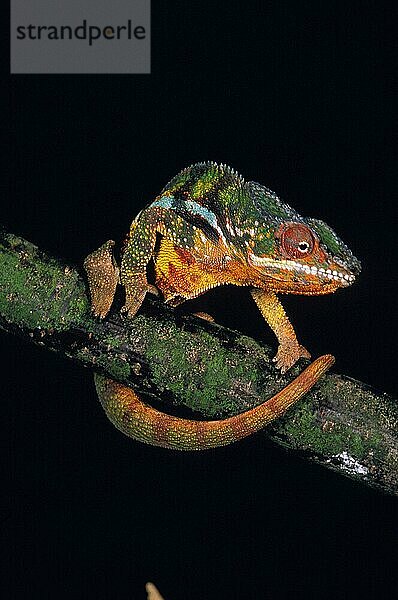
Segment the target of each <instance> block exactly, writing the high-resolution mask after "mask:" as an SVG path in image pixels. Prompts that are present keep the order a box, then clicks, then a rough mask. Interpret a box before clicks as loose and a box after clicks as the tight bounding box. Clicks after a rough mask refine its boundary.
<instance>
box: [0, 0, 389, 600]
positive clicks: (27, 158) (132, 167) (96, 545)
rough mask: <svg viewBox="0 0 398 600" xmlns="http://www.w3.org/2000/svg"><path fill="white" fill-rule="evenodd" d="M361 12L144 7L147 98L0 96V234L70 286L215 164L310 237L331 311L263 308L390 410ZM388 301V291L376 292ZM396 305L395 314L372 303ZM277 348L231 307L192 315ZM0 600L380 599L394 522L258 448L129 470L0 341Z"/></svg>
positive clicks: (376, 21) (65, 82)
mask: <svg viewBox="0 0 398 600" xmlns="http://www.w3.org/2000/svg"><path fill="white" fill-rule="evenodd" d="M395 19H396V15H394V14H393V12H392V11H390V10H389V9H388V8H387V5H386V4H384V5H383V3H380V2H368V1H364V2H349V3H344V2H335V1H330V2H298V3H292V4H290V3H286V2H278V3H276V2H275V3H273V4H268V3H263V2H255V1H248V2H237V1H234V2H232V1H231V2H229V3H228V4H225V5H223V4H221V3H217V2H204V1H203V0H202V1H201V2H197V1H191V2H186V3H183V2H174V3H173V2H171V3H156V2H154V3H153V8H152V54H153V57H152V74H151V75H144V76H139V75H124V76H117V75H109V76H96V75H87V76H84V75H81V76H71V75H58V76H21V75H19V76H11V77H10V96H9V97H10V119H9V120H8V122H7V125H8V126H10V128H11V143H10V145H9V150H8V152H7V155H8V158H9V161H10V164H11V165H12V166H13V170H12V177H11V180H10V190H9V191H8V192H7V196H6V197H7V198H9V199H10V201H9V202H6V206H7V209H6V215H5V216H4V217H3V218H2V221H4V220H5V222H6V225H7V227H9V228H10V230H11V231H13V232H15V233H17V234H20V235H22V236H24V237H26V238H28V239H29V240H31V241H33V242H35V243H37V244H38V245H39V246H40V247H42V248H44V249H46V250H48V251H49V252H50V253H52V254H54V255H55V256H60V257H63V258H64V259H66V260H67V261H69V262H71V263H75V264H81V262H82V259H83V257H84V256H85V255H86V254H87V253H89V252H90V251H91V250H92V249H94V248H95V247H97V246H98V245H99V244H100V243H102V242H103V241H104V240H106V239H109V238H110V237H111V238H114V239H117V240H119V241H120V240H121V239H123V237H124V235H125V233H126V232H127V230H128V227H129V224H130V221H131V220H132V218H133V217H134V216H135V215H136V213H137V212H138V210H139V209H140V208H142V207H143V205H145V204H146V203H147V202H149V201H151V200H152V199H153V198H154V197H155V196H156V195H157V194H158V193H159V191H160V190H161V188H162V187H163V186H164V184H165V183H166V182H167V181H168V180H169V179H170V178H171V177H172V176H173V175H175V174H176V173H177V172H178V171H179V170H180V169H182V168H183V167H185V166H187V165H189V164H191V163H193V162H196V161H200V160H216V161H219V162H225V163H227V164H229V165H231V166H233V167H234V168H235V169H237V170H238V171H239V172H241V173H242V174H243V175H244V177H245V178H246V179H248V180H255V181H259V182H260V183H263V184H265V185H267V186H268V187H270V188H271V189H273V190H275V191H276V192H277V193H278V194H279V195H280V196H281V197H282V198H284V199H285V200H286V201H287V202H289V203H290V204H292V205H293V206H294V207H295V208H296V209H297V210H298V211H299V212H300V213H301V214H303V215H306V216H316V217H318V218H322V219H323V220H325V221H326V222H328V223H329V224H330V225H331V226H332V227H334V228H335V229H336V231H337V232H338V233H339V234H340V235H341V237H342V238H343V239H344V240H345V241H346V242H347V243H348V244H349V246H350V247H351V248H352V250H353V251H354V253H355V254H356V255H357V256H358V257H359V258H360V259H361V261H362V263H363V273H362V275H361V277H360V279H359V281H358V283H356V284H355V285H354V286H353V287H352V288H349V289H347V290H344V291H342V292H340V293H338V294H336V295H331V296H327V297H321V298H305V297H285V298H284V305H285V306H286V307H287V310H288V312H289V314H290V316H291V317H292V321H293V323H294V325H295V327H296V330H297V332H298V336H299V339H300V340H301V341H302V343H303V344H305V345H306V346H307V347H308V348H309V349H310V350H311V351H312V353H313V355H314V356H316V355H319V354H320V353H324V352H331V353H333V354H335V356H336V358H337V364H336V370H337V371H340V372H344V373H346V374H349V375H351V376H353V377H356V378H358V379H361V380H363V381H366V382H367V383H369V384H371V385H373V386H375V387H376V388H379V389H383V390H385V391H387V392H393V391H394V379H395V378H396V360H395V358H396V356H395V347H394V342H395V337H394V322H393V317H394V314H395V312H396V311H395V305H396V249H397V247H396V212H395V197H396V196H395V193H396V192H395V190H394V183H395V181H394V175H393V172H394V171H393V168H394V166H395V164H394V154H393V149H392V139H393V136H392V128H393V124H394V116H393V95H392V88H393V86H392V81H393V70H392V52H393V43H392V42H393V23H394V20H395ZM394 279H395V281H394ZM394 292H395V295H394ZM199 304H200V306H201V307H203V309H204V310H208V311H209V312H212V314H213V315H214V316H215V317H216V319H217V320H218V321H219V322H221V323H223V324H225V325H228V326H232V327H234V328H238V329H241V330H242V331H244V332H245V333H248V334H250V335H255V336H258V337H259V338H261V339H264V340H267V341H268V342H269V343H272V344H274V345H275V340H274V338H273V336H272V334H271V332H270V331H269V330H268V329H267V327H266V326H265V325H264V323H263V322H262V320H261V317H260V315H259V314H258V312H257V311H256V309H255V307H254V305H253V303H252V301H251V299H250V296H249V294H248V292H247V290H245V289H236V288H226V289H219V290H215V291H214V292H212V293H209V295H208V296H207V297H204V298H203V299H201V301H200V302H199ZM0 343H1V350H2V352H3V356H2V366H3V371H2V391H3V393H2V418H1V427H2V433H1V435H2V440H3V452H2V456H3V461H4V464H5V465H6V467H7V468H6V471H7V475H6V476H5V479H4V481H5V484H6V485H5V488H4V489H5V490H6V493H5V494H3V495H2V502H3V503H4V506H3V508H2V515H3V516H2V526H1V528H2V536H3V537H2V540H3V543H4V544H5V548H6V550H7V555H8V558H9V560H10V567H9V568H8V570H7V573H8V576H7V577H6V579H5V580H3V582H4V586H5V590H4V592H5V594H3V595H2V597H11V598H17V597H18V598H19V597H23V598H36V597H37V598H41V599H45V598H58V597H62V598H63V597H65V598H70V599H73V598H82V599H83V598H117V599H118V600H122V599H135V598H137V599H140V598H142V599H143V598H144V597H145V593H144V588H143V586H144V583H145V582H146V581H147V580H153V581H154V582H155V583H156V584H157V585H158V586H159V588H160V590H161V591H162V593H163V594H164V596H165V598H166V600H182V599H184V600H186V599H190V600H196V599H198V600H199V599H201V600H212V599H213V598H214V599H216V598H217V599H218V598H220V599H224V598H225V599H226V598H228V599H243V598H244V599H245V600H250V599H256V600H257V599H260V598H261V599H262V598H266V599H271V598H272V600H274V599H275V600H276V599H279V598H280V599H285V598H289V599H290V598H332V597H333V598H339V599H340V598H350V599H351V598H387V597H391V593H392V587H393V585H394V584H396V583H397V579H396V560H397V553H396V546H395V543H396V537H397V536H396V534H397V512H396V501H394V500H393V499H392V498H390V497H388V496H383V495H381V494H379V493H377V492H375V491H372V490H369V489H367V488H364V487H362V486H361V485H359V484H356V483H354V482H352V481H350V480H348V479H344V478H342V477H339V476H337V475H335V474H333V473H331V472H328V471H326V470H323V469H321V468H320V467H317V466H314V465H310V464H307V463H306V462H304V461H301V460H300V459H298V458H296V457H295V456H291V455H288V454H286V453H285V452H283V451H282V450H281V449H279V448H276V447H273V446H270V445H268V444H267V443H266V441H265V440H264V438H263V437H262V436H261V435H258V436H254V437H253V438H250V439H247V440H244V441H242V442H241V443H239V444H236V445H233V446H231V447H227V448H224V449H220V450H217V451H211V452H207V453H198V454H185V453H181V454H180V453H177V452H170V451H162V450H160V449H156V448H152V447H146V446H142V445H140V444H138V443H135V442H134V441H132V440H129V439H128V438H125V437H123V436H122V435H121V434H119V433H118V432H117V431H116V429H114V428H113V427H112V426H111V425H110V424H109V423H108V421H107V419H106V418H105V416H104V415H103V413H102V410H101V408H100V406H99V403H98V402H97V400H96V397H95V392H94V387H93V384H92V380H91V376H90V373H89V372H88V371H85V370H83V369H82V368H80V367H79V366H76V365H74V364H72V363H68V362H67V361H65V360H64V359H62V358H60V357H58V356H55V355H51V354H49V353H47V352H45V351H40V350H39V349H37V348H35V347H33V346H32V347H31V346H29V345H27V344H25V343H23V342H21V341H19V340H18V339H14V338H12V337H11V336H5V335H3V336H1V338H0Z"/></svg>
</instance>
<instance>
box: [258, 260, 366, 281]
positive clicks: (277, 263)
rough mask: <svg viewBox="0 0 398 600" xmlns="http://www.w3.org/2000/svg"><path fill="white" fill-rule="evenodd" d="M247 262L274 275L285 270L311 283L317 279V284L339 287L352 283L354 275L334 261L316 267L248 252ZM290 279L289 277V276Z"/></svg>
mask: <svg viewBox="0 0 398 600" xmlns="http://www.w3.org/2000/svg"><path fill="white" fill-rule="evenodd" d="M249 263H250V264H251V265H252V266H253V267H256V268H260V269H264V268H266V269H267V270H269V271H270V272H271V273H272V272H275V275H277V274H281V272H282V273H283V272H285V273H286V274H289V275H290V276H292V275H295V274H296V275H299V276H304V278H306V279H309V280H310V281H311V283H315V281H318V283H319V284H321V285H322V284H331V283H335V284H338V286H341V287H347V286H349V285H351V284H352V283H354V281H355V275H354V274H353V273H352V272H351V271H350V270H348V269H347V268H341V267H340V266H339V265H337V264H336V263H333V264H331V265H330V268H325V267H316V266H315V265H309V264H305V263H302V262H298V261H295V260H289V259H275V258H270V257H267V256H264V257H262V256H256V255H255V254H252V253H250V254H249ZM289 279H290V277H289Z"/></svg>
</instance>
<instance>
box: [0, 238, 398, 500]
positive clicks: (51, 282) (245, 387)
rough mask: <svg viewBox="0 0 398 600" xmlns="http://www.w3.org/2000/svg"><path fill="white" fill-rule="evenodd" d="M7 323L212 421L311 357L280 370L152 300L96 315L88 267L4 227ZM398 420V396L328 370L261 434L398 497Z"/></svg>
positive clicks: (1, 279)
mask: <svg viewBox="0 0 398 600" xmlns="http://www.w3.org/2000/svg"><path fill="white" fill-rule="evenodd" d="M116 304H117V302H116ZM0 327H1V328H2V329H4V330H5V331H8V332H10V333H14V334H17V335H20V336H22V337H25V338H26V339H28V340H30V341H32V342H35V343H37V344H39V345H41V346H45V347H46V348H48V349H50V350H54V351H57V352H60V353H62V354H64V355H66V356H68V357H69V358H72V359H74V360H76V361H79V362H80V363H81V364H83V365H85V366H88V367H90V368H92V369H96V370H100V371H102V372H105V373H107V374H108V375H110V376H111V377H113V378H114V379H117V380H118V381H121V382H123V383H126V384H128V385H130V386H132V387H134V389H136V390H137V391H139V392H140V393H141V394H142V396H143V398H144V399H146V400H147V401H149V402H151V403H156V404H157V405H158V406H161V407H162V408H161V409H162V410H164V411H165V412H170V411H175V410H177V412H178V414H180V415H181V416H186V415H187V414H191V413H190V412H189V413H188V410H187V409H190V410H191V411H195V412H196V414H197V415H198V418H201V417H202V418H203V417H205V418H212V419H214V418H222V417H225V416H230V415H233V414H237V413H239V412H242V411H244V410H247V409H249V408H251V407H253V406H255V405H257V404H259V403H261V402H263V401H264V400H266V399H267V398H269V397H270V396H272V395H273V394H274V393H275V392H276V391H278V390H279V389H281V388H282V387H284V386H285V385H286V384H287V383H288V382H289V381H290V380H291V379H292V378H293V377H295V376H296V375H297V373H298V372H299V370H300V369H301V368H302V366H303V363H304V361H301V364H299V365H297V366H296V367H295V368H293V369H292V370H291V372H290V373H289V374H288V375H284V376H281V375H280V374H279V373H278V372H277V371H276V369H275V368H274V366H273V363H272V362H271V356H272V351H271V350H270V349H269V348H267V347H266V346H265V345H263V344H261V343H259V342H257V341H255V340H253V339H251V338H249V337H246V336H243V335H241V334H240V333H238V332H236V331H232V330H229V329H225V328H223V327H220V326H218V325H216V324H212V323H208V322H206V321H204V320H203V319H199V318H196V317H194V316H187V315H183V314H181V312H179V311H176V310H172V309H170V308H167V307H166V306H164V305H163V304H162V303H161V302H159V301H154V300H152V301H151V300H150V299H147V300H146V301H145V303H144V306H143V308H142V309H141V310H140V313H139V314H138V315H137V316H136V317H135V318H134V319H130V320H127V319H123V318H122V317H121V316H120V313H119V311H118V307H117V306H116V307H115V309H114V310H113V311H112V312H111V314H110V315H109V317H108V318H107V319H106V320H105V321H99V320H97V319H95V318H93V317H92V315H91V313H90V308H89V302H88V298H87V291H86V285H85V282H84V279H83V276H82V274H81V273H79V272H78V271H77V270H76V269H74V268H72V267H70V266H67V265H64V264H62V262H60V261H59V260H56V259H54V258H51V257H49V256H47V255H46V254H45V253H44V252H41V251H40V250H39V249H38V248H37V247H36V246H34V245H33V244H31V243H30V242H27V241H26V240H24V239H21V238H19V237H17V236H15V235H12V234H8V233H4V232H3V233H1V234H0ZM166 405H167V406H166ZM176 407H177V408H176ZM397 426H398V404H397V402H396V401H395V400H394V399H393V398H391V397H389V396H388V395H387V394H383V393H378V392H376V391H374V390H372V389H371V388H370V387H368V386H367V385H365V384H363V383H361V382H359V381H355V380H353V379H350V378H349V377H346V376H343V375H336V374H333V373H330V374H328V375H326V376H325V377H324V378H323V379H322V380H321V381H320V382H319V383H318V384H317V385H316V386H315V387H314V388H313V390H312V391H311V392H310V393H309V394H307V396H306V397H305V398H304V399H303V400H301V401H300V402H299V403H298V404H297V405H296V406H295V407H293V408H292V409H290V410H289V411H288V413H287V414H286V416H284V417H283V418H282V419H280V420H278V421H276V422H275V424H274V425H272V426H270V427H268V428H266V429H265V430H264V435H266V436H267V437H268V438H269V439H271V440H273V441H274V442H277V443H278V444H280V445H282V446H284V447H285V448H289V449H291V450H295V451H296V452H299V453H300V454H301V455H302V456H305V457H306V458H308V459H309V460H312V461H315V462H317V463H320V464H322V465H324V466H325V467H328V468H330V469H333V470H335V471H338V472H339V473H341V474H343V475H346V476H349V477H351V478H353V479H357V480H359V481H361V482H363V483H365V484H367V485H370V486H373V487H377V488H379V489H381V490H384V491H385V492H388V493H391V494H397V495H398V440H397Z"/></svg>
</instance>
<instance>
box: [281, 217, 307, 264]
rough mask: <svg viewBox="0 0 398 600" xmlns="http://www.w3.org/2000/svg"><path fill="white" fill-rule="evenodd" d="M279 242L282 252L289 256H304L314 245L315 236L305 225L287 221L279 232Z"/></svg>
mask: <svg viewBox="0 0 398 600" xmlns="http://www.w3.org/2000/svg"><path fill="white" fill-rule="evenodd" d="M280 244H281V249H282V251H283V253H284V254H285V255H286V256H287V257H289V258H305V257H306V256H309V255H310V254H311V253H312V251H313V249H314V247H315V238H314V236H313V234H312V232H311V230H310V229H309V227H307V226H306V225H303V224H302V223H287V224H285V225H284V226H283V227H282V229H281V232H280Z"/></svg>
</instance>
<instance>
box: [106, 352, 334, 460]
mask: <svg viewBox="0 0 398 600" xmlns="http://www.w3.org/2000/svg"><path fill="white" fill-rule="evenodd" d="M333 363H334V357H333V356H331V355H330V354H326V355H324V356H320V357H319V358H317V359H316V360H315V361H314V362H312V363H311V364H310V365H308V367H307V368H306V369H304V371H303V372H302V373H300V375H298V377H296V379H294V380H293V381H292V382H291V383H289V384H288V385H287V386H286V387H285V388H283V389H282V390H281V391H280V392H278V393H277V394H275V396H273V397H272V398H270V399H269V400H267V401H266V402H263V404H260V405H259V406H256V407H255V408H252V409H251V410H248V411H246V412H244V413H241V414H239V415H236V416H234V417H229V418H228V419H223V420H219V421H194V420H190V419H180V418H178V417H173V416H171V415H167V414H165V413H162V412H160V411H158V410H156V409H154V408H152V407H151V406H148V405H147V404H144V402H142V400H140V398H139V397H138V396H137V394H136V393H135V392H134V391H133V390H131V389H130V388H128V387H126V386H124V385H122V384H121V383H118V382H116V381H113V380H112V379H107V378H106V377H103V376H102V375H96V376H95V385H96V388H97V393H98V396H99V399H100V402H101V404H102V406H103V407H104V409H105V412H106V414H107V416H108V418H109V419H110V420H111V421H112V423H113V424H114V425H115V426H116V427H117V428H118V429H120V431H122V432H123V433H125V434H126V435H128V436H130V437H132V438H135V439H136V440H139V441H141V442H145V443H147V444H151V445H152V446H162V447H163V448H172V449H175V450H205V449H207V448H216V447H218V446H226V445H227V444H231V443H232V442H236V441H237V440H240V439H242V438H244V437H246V436H248V435H250V434H252V433H255V432H256V431H259V430H260V429H262V428H263V427H264V426H265V425H267V424H268V423H270V422H271V421H273V420H274V419H276V418H277V417H280V416H281V415H282V414H283V413H284V412H285V411H286V410H287V409H288V408H289V406H291V405H292V404H294V403H295V402H297V400H299V399H300V398H301V397H302V396H304V394H306V393H307V392H308V391H309V390H310V389H311V388H312V386H313V385H314V384H315V383H316V382H317V381H318V379H319V378H320V377H321V376H322V375H323V374H324V373H325V372H326V371H327V370H328V369H329V368H330V367H331V366H332V365H333Z"/></svg>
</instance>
